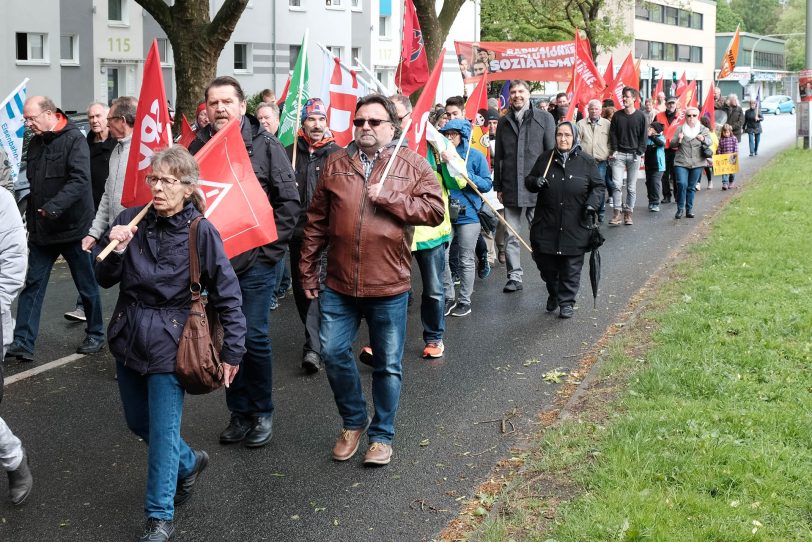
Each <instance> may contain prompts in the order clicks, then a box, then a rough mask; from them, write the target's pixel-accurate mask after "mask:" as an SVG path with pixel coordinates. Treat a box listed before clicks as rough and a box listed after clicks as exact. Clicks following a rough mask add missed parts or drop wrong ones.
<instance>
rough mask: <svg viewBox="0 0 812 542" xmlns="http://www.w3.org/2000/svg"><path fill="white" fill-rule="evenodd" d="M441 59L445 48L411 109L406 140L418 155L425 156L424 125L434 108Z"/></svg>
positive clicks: (441, 68) (440, 72)
mask: <svg viewBox="0 0 812 542" xmlns="http://www.w3.org/2000/svg"><path fill="white" fill-rule="evenodd" d="M443 58H445V48H443V50H442V51H440V56H438V57H437V63H436V64H434V68H433V69H432V70H431V75H429V80H428V81H427V82H426V86H425V87H423V92H422V93H421V94H420V98H418V99H417V103H416V104H414V107H413V108H412V125H411V126H410V127H409V134H408V136H407V137H406V139H407V140H408V141H409V148H410V149H412V150H413V151H415V152H416V153H418V154H420V156H426V123H427V122H428V121H429V114H430V113H431V111H432V109H433V107H434V98H435V96H437V85H438V84H439V82H440V76H441V75H442V74H443Z"/></svg>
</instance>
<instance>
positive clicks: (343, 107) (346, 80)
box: [327, 58, 361, 147]
mask: <svg viewBox="0 0 812 542" xmlns="http://www.w3.org/2000/svg"><path fill="white" fill-rule="evenodd" d="M333 62H334V65H333V74H332V76H331V78H330V108H329V109H328V110H327V125H328V126H329V127H330V132H331V133H332V134H333V137H334V138H335V141H336V144H337V145H340V146H342V147H346V146H347V145H349V144H350V142H351V141H352V138H353V127H352V121H353V119H354V118H355V104H356V103H357V102H358V98H359V97H360V96H359V94H360V93H361V87H360V86H359V85H358V78H357V77H356V75H355V71H352V70H346V69H344V67H343V66H341V62H340V61H339V59H338V58H333Z"/></svg>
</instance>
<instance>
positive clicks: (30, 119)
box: [23, 109, 48, 124]
mask: <svg viewBox="0 0 812 542" xmlns="http://www.w3.org/2000/svg"><path fill="white" fill-rule="evenodd" d="M47 112H48V110H47V109H46V110H44V111H40V112H39V113H37V114H36V115H31V116H30V117H23V122H24V123H25V124H31V123H32V122H34V121H35V120H37V119H38V118H39V117H40V116H42V115H44V114H45V113H47Z"/></svg>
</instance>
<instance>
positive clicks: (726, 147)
mask: <svg viewBox="0 0 812 542" xmlns="http://www.w3.org/2000/svg"><path fill="white" fill-rule="evenodd" d="M734 152H739V140H738V139H736V136H734V135H733V127H731V126H730V125H729V124H725V125H724V126H722V134H721V137H720V138H719V148H718V149H717V150H716V154H732V153H734ZM735 178H736V176H735V175H734V174H733V173H730V174H727V175H722V190H727V189H728V188H730V189H733V188H734V186H733V181H734V179H735Z"/></svg>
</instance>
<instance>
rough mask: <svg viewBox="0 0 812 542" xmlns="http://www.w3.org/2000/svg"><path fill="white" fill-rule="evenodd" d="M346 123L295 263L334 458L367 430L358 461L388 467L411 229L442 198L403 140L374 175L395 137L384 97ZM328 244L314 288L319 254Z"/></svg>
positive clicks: (434, 217)
mask: <svg viewBox="0 0 812 542" xmlns="http://www.w3.org/2000/svg"><path fill="white" fill-rule="evenodd" d="M353 124H354V125H355V141H354V142H352V143H350V145H349V146H348V147H347V148H346V149H341V150H340V151H338V152H335V153H333V154H331V155H330V157H329V158H327V161H326V162H325V164H324V168H323V170H322V173H321V177H320V181H319V184H318V187H317V188H316V193H315V194H314V195H313V200H312V202H311V204H310V209H309V210H308V213H307V225H306V226H305V230H304V240H303V242H302V250H301V260H300V262H299V270H300V272H301V276H302V288H303V289H304V291H305V295H307V296H308V298H310V299H314V298H316V297H319V295H321V297H320V298H319V305H320V308H321V330H320V337H321V355H322V360H323V362H324V366H325V369H326V372H327V378H328V379H329V381H330V387H331V388H332V390H333V394H334V395H335V401H336V405H337V406H338V412H339V414H340V415H341V418H342V421H343V429H342V431H341V436H339V438H338V440H337V441H336V444H335V446H334V447H333V459H335V460H336V461H346V460H348V459H350V458H351V457H352V456H353V455H355V452H356V451H357V450H358V447H359V444H360V442H361V437H362V436H363V434H364V433H365V432H366V431H367V429H369V435H368V438H369V443H370V446H369V450H368V451H367V453H366V455H365V457H364V464H365V465H386V464H388V463H389V461H390V460H391V457H392V439H393V437H394V435H395V427H394V426H395V414H396V413H397V408H398V401H399V399H400V385H401V360H402V357H403V343H404V338H405V334H406V319H407V316H406V309H407V301H408V292H409V287H410V285H411V280H410V272H411V262H412V255H411V250H410V249H411V243H412V234H413V230H414V226H416V225H427V226H436V225H438V224H440V222H442V220H443V214H444V213H445V205H444V204H443V198H442V195H441V192H440V185H439V184H438V183H437V178H436V177H435V175H434V171H432V169H431V167H430V166H429V164H428V162H426V160H425V159H424V158H422V157H421V156H420V155H418V154H416V153H414V152H412V151H410V150H409V149H408V148H406V147H405V146H404V147H401V148H400V149H398V151H397V156H396V157H395V159H394V162H393V164H392V168H391V169H390V171H389V173H388V175H387V176H386V178H385V179H382V176H383V171H384V169H385V168H386V165H387V163H388V162H389V160H390V158H391V156H392V154H393V153H394V152H395V148H396V147H397V138H398V137H399V136H400V121H399V119H398V116H397V111H396V109H395V105H394V104H393V103H392V102H391V101H389V100H388V99H387V98H385V97H383V96H379V95H370V96H367V97H365V98H362V99H361V100H360V101H359V102H358V104H357V106H356V110H355V120H354V121H353ZM328 245H329V247H330V250H329V251H328V255H327V274H326V278H325V281H324V289H323V290H322V291H321V292H320V291H319V256H320V254H321V251H322V249H323V248H324V247H326V246H328ZM362 317H363V318H365V319H366V321H367V324H368V326H369V338H370V345H371V346H372V351H373V352H374V354H373V371H372V396H373V403H374V407H375V413H374V416H373V418H372V420H371V421H370V420H369V417H368V415H367V403H366V399H365V398H364V393H363V390H362V387H361V376H360V374H359V372H358V368H357V366H356V364H355V359H354V358H353V355H352V342H353V341H354V340H355V337H356V336H357V334H358V326H359V323H360V320H361V318H362Z"/></svg>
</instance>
